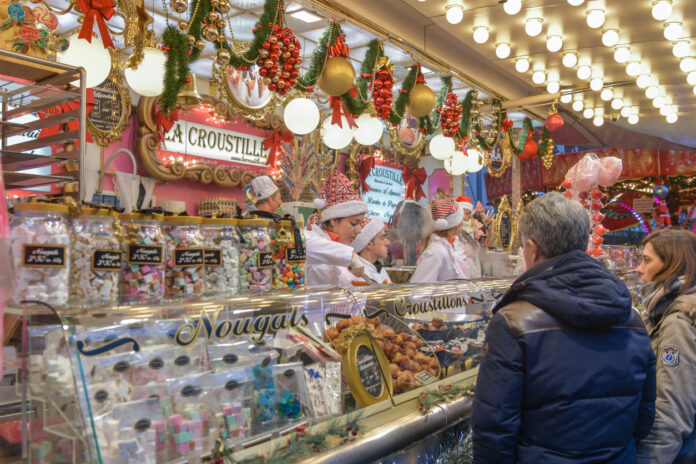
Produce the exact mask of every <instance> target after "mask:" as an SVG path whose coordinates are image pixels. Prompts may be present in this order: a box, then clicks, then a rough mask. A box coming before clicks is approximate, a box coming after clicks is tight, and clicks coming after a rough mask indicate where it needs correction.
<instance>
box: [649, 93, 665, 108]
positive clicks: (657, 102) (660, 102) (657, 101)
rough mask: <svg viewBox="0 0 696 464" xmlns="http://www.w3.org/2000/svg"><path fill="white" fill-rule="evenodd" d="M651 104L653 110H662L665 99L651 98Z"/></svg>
mask: <svg viewBox="0 0 696 464" xmlns="http://www.w3.org/2000/svg"><path fill="white" fill-rule="evenodd" d="M652 104H653V106H654V107H655V108H662V105H664V104H665V97H661V96H659V95H658V96H657V97H655V98H653V101H652Z"/></svg>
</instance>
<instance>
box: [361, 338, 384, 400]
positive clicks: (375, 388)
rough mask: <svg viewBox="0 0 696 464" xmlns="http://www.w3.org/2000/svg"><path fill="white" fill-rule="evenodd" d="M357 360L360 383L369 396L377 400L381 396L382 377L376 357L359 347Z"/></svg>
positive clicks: (364, 348) (363, 347)
mask: <svg viewBox="0 0 696 464" xmlns="http://www.w3.org/2000/svg"><path fill="white" fill-rule="evenodd" d="M357 358H358V373H359V374H360V382H362V384H363V387H365V390H367V392H368V393H369V394H370V395H372V396H374V397H375V398H379V397H380V396H381V395H382V375H381V374H380V372H379V363H378V361H377V356H375V353H374V352H372V350H371V349H369V348H368V347H367V346H365V345H361V346H359V347H358V355H357Z"/></svg>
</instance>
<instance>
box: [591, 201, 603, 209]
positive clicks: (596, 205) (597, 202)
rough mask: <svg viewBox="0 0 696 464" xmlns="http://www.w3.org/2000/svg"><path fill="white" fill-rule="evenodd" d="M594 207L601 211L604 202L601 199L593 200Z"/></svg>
mask: <svg viewBox="0 0 696 464" xmlns="http://www.w3.org/2000/svg"><path fill="white" fill-rule="evenodd" d="M592 209H593V210H595V211H599V210H600V209H602V202H601V201H599V200H595V201H593V202H592Z"/></svg>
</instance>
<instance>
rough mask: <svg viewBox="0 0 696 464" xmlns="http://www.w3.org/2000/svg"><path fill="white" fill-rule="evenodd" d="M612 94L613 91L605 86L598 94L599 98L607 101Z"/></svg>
mask: <svg viewBox="0 0 696 464" xmlns="http://www.w3.org/2000/svg"><path fill="white" fill-rule="evenodd" d="M613 96H614V91H613V90H611V89H609V88H607V89H602V93H600V94H599V98H601V99H602V100H604V101H609V100H611V99H612V97H613Z"/></svg>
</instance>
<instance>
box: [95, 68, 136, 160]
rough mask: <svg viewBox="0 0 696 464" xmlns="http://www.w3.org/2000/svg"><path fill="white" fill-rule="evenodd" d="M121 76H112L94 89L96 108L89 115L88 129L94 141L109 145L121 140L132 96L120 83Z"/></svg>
mask: <svg viewBox="0 0 696 464" xmlns="http://www.w3.org/2000/svg"><path fill="white" fill-rule="evenodd" d="M120 77H121V76H120V75H115V74H113V73H112V74H111V75H110V76H109V77H107V78H106V80H105V81H104V82H102V83H101V84H99V85H98V86H96V87H94V88H93V89H92V93H93V95H94V106H93V107H92V110H91V111H90V112H89V114H88V115H87V129H88V130H89V133H90V135H91V136H92V138H93V139H94V141H95V142H96V143H98V144H100V145H104V146H105V145H109V144H111V143H112V142H113V141H115V140H118V139H119V138H121V132H122V131H123V129H125V127H126V125H127V124H128V119H129V116H130V107H131V103H130V95H129V94H128V92H127V90H126V89H125V87H124V86H123V85H122V84H121V82H120Z"/></svg>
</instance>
